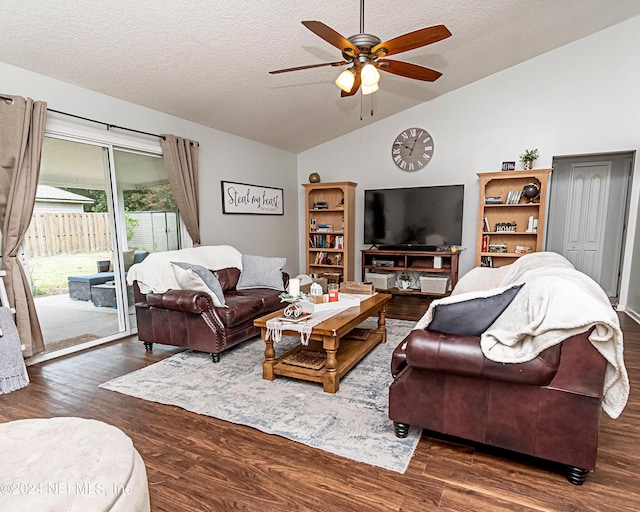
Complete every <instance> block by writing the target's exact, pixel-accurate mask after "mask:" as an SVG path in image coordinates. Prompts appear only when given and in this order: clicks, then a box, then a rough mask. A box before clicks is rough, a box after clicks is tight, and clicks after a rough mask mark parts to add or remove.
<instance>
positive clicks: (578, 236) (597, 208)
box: [563, 162, 611, 282]
mask: <svg viewBox="0 0 640 512" xmlns="http://www.w3.org/2000/svg"><path fill="white" fill-rule="evenodd" d="M610 181H611V162H585V163H574V164H572V165H571V174H570V181H569V198H568V199H569V204H568V205H567V213H568V216H567V229H566V231H565V239H564V248H563V254H564V255H565V256H566V258H567V259H568V260H569V261H571V263H573V265H574V266H575V267H576V268H577V269H578V270H580V271H582V272H584V273H585V274H587V275H588V276H590V277H591V278H592V279H594V280H595V281H598V282H599V281H600V273H601V269H602V258H603V250H602V249H603V247H604V238H605V226H606V218H607V216H606V212H607V210H608V202H609V183H610Z"/></svg>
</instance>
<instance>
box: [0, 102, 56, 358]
mask: <svg viewBox="0 0 640 512" xmlns="http://www.w3.org/2000/svg"><path fill="white" fill-rule="evenodd" d="M46 118H47V104H46V103H45V102H42V101H33V100H32V99H31V98H27V99H25V98H21V97H20V96H9V95H5V94H3V95H2V98H0V223H1V224H2V268H3V269H4V270H6V271H7V276H6V280H5V285H6V288H7V295H8V296H9V304H10V306H12V307H14V308H15V309H16V324H17V325H18V334H19V336H20V341H21V342H22V344H23V345H25V347H26V349H25V351H24V352H23V355H24V356H25V357H29V356H32V355H34V354H37V353H38V352H42V351H44V341H43V338H42V330H41V329H40V323H39V322H38V315H37V313H36V308H35V304H34V303H33V296H32V295H31V288H30V286H29V281H28V279H27V276H26V274H25V272H24V268H23V267H22V264H21V263H20V261H18V257H17V256H18V251H19V250H20V244H21V243H22V240H23V238H24V235H25V233H26V231H27V228H28V227H29V223H30V222H31V215H32V214H33V204H34V202H35V198H36V187H37V186H38V177H39V175H40V158H41V156H42V142H43V140H44V126H45V122H46Z"/></svg>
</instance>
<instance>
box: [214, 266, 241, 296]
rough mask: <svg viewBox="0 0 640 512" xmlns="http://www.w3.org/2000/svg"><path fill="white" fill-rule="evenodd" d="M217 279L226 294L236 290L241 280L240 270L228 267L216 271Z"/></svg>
mask: <svg viewBox="0 0 640 512" xmlns="http://www.w3.org/2000/svg"><path fill="white" fill-rule="evenodd" d="M216 277H217V278H218V281H219V282H220V286H222V290H223V291H225V292H228V291H231V290H235V289H236V285H237V284H238V279H240V269H239V268H236V267H227V268H221V269H219V270H216Z"/></svg>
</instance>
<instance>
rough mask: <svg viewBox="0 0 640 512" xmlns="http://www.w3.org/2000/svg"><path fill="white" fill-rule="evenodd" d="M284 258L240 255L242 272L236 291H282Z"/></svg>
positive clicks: (285, 260) (285, 261)
mask: <svg viewBox="0 0 640 512" xmlns="http://www.w3.org/2000/svg"><path fill="white" fill-rule="evenodd" d="M286 263H287V259H286V258H266V257H264V256H252V255H250V254H243V255H242V272H240V279H238V284H237V285H236V290H248V289H252V288H270V289H272V290H280V291H284V283H283V282H282V271H283V269H284V266H285V264H286Z"/></svg>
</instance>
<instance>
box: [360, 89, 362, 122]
mask: <svg viewBox="0 0 640 512" xmlns="http://www.w3.org/2000/svg"><path fill="white" fill-rule="evenodd" d="M362 96H363V94H362V92H361V93H360V121H362Z"/></svg>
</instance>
